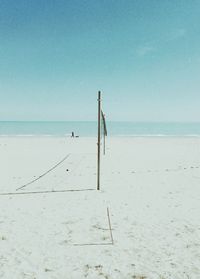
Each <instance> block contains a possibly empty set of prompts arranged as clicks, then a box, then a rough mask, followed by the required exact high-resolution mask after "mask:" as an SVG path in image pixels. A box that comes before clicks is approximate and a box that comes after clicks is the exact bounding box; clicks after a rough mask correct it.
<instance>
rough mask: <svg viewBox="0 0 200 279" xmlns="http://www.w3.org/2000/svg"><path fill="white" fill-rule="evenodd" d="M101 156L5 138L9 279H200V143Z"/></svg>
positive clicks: (88, 146) (55, 142) (135, 144)
mask: <svg viewBox="0 0 200 279" xmlns="http://www.w3.org/2000/svg"><path fill="white" fill-rule="evenodd" d="M96 147H97V146H96V138H89V137H88V138H74V139H72V138H64V137H63V138H56V137H40V138H39V137H10V138H8V137H1V138H0V278H3V279H44V278H50V279H83V278H87V279H96V278H106V279H129V278H130V279H131V278H135V279H144V278H148V279H199V278H200V222H199V220H200V138H199V137H185V138H184V137H182V138H178V137H177V138H176V137H144V138H142V137H132V138H131V137H129V138H128V137H118V138H117V137H116V138H115V137H113V138H108V140H107V145H106V155H105V156H103V155H102V165H101V190H100V191H96V161H97V160H96V159H97V158H96ZM21 187H22V188H21ZM20 188H21V189H20ZM17 189H18V190H17ZM108 213H109V216H108ZM109 217H110V225H111V230H110V227H109ZM111 232H112V235H111ZM112 237H113V240H112Z"/></svg>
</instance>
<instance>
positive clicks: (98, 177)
mask: <svg viewBox="0 0 200 279" xmlns="http://www.w3.org/2000/svg"><path fill="white" fill-rule="evenodd" d="M100 157H101V91H99V92H98V142H97V190H100Z"/></svg>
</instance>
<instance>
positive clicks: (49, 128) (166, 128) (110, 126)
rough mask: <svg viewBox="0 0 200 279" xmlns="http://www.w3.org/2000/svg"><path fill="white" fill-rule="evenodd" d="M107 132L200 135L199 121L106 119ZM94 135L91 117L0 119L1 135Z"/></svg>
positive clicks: (136, 134) (116, 134) (151, 134)
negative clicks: (87, 118) (33, 119)
mask: <svg viewBox="0 0 200 279" xmlns="http://www.w3.org/2000/svg"><path fill="white" fill-rule="evenodd" d="M107 130H108V135H110V136H200V123H144V122H141V123H140V122H107ZM72 131H73V132H74V133H75V135H79V136H96V135H97V123H96V122H92V121H66V122H64V121H62V122H41V121H40V122H39V121H37V122H35V121H34V122H33V121H31V122H27V121H26V122H22V121H0V136H37V135H39V136H44V135H45V136H70V135H71V132H72Z"/></svg>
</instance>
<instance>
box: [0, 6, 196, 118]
mask: <svg viewBox="0 0 200 279" xmlns="http://www.w3.org/2000/svg"><path fill="white" fill-rule="evenodd" d="M199 18H200V1H197V0H191V1H188V0H187V1H186V0H171V1H170V0H163V1H158V0H151V1H149V0H137V1H136V0H131V1H129V0H115V1H113V0H99V1H95V0H87V1H84V0H82V1H80V0H73V1H71V0H54V1H53V0H17V1H16V0H15V1H14V0H0V120H95V119H96V110H97V103H96V100H97V91H98V90H102V93H103V105H104V110H105V112H106V115H107V119H109V120H130V121H200V19H199Z"/></svg>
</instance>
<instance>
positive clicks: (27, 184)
mask: <svg viewBox="0 0 200 279" xmlns="http://www.w3.org/2000/svg"><path fill="white" fill-rule="evenodd" d="M69 156H70V153H69V154H67V155H66V156H65V157H64V158H63V159H62V160H61V161H59V162H58V163H57V164H56V165H55V166H53V167H52V168H50V169H49V170H48V171H46V172H45V173H43V174H41V175H40V176H38V177H37V178H35V179H33V180H32V181H30V182H28V183H26V184H24V185H22V186H21V187H19V188H17V189H16V191H18V190H21V189H23V188H25V187H27V186H29V185H31V184H33V183H34V182H35V181H37V180H39V179H40V178H42V177H44V176H45V175H47V174H48V173H49V172H51V171H52V170H54V169H55V168H57V167H58V166H59V165H60V164H62V163H63V162H64V161H65V160H66V159H67V158H68V157H69Z"/></svg>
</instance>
